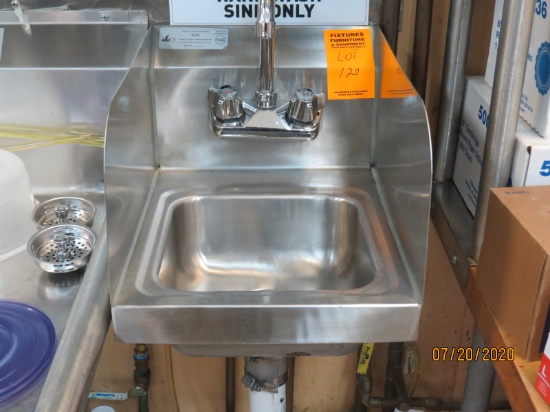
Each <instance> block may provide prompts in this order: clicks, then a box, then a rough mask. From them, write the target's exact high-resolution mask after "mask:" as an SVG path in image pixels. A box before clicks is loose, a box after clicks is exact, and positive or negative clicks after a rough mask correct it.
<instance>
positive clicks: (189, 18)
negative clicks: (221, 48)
mask: <svg viewBox="0 0 550 412" xmlns="http://www.w3.org/2000/svg"><path fill="white" fill-rule="evenodd" d="M257 5H258V0H201V1H196V0H170V23H171V24H215V25H252V24H254V22H255V21H256V17H257ZM275 8H276V10H275V19H276V22H277V24H281V25H354V24H367V23H368V19H369V0H277V1H276V3H275Z"/></svg>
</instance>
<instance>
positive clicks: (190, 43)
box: [159, 27, 229, 50]
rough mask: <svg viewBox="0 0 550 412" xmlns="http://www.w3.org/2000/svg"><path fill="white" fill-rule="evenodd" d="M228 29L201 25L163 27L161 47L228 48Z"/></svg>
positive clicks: (161, 30)
mask: <svg viewBox="0 0 550 412" xmlns="http://www.w3.org/2000/svg"><path fill="white" fill-rule="evenodd" d="M228 41H229V34H228V32H227V29H214V28H208V27H205V28H201V27H185V28H184V27H161V28H160V38H159V47H160V48H161V49H203V50H222V49H225V48H227V43H228Z"/></svg>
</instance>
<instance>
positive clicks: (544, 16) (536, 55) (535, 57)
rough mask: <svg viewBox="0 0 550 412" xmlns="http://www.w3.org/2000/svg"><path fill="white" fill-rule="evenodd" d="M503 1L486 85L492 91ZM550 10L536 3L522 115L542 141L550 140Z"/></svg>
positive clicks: (495, 24) (495, 25) (497, 9)
mask: <svg viewBox="0 0 550 412" xmlns="http://www.w3.org/2000/svg"><path fill="white" fill-rule="evenodd" d="M503 8H504V0H497V1H496V4H495V13H494V16H493V28H492V32H491V33H492V34H491V43H490V48H489V57H488V59H487V67H486V69H485V81H486V82H487V84H488V85H489V86H490V87H492V86H493V81H494V73H495V66H496V59H497V49H498V43H499V39H500V30H501V24H502V12H503ZM549 92H550V9H548V6H547V3H545V2H542V1H537V2H536V6H535V15H534V16H533V28H532V30H531V38H530V40H529V52H528V55H527V66H526V68H525V78H524V82H523V93H522V97H521V106H520V115H521V116H522V117H523V118H524V119H525V120H526V121H527V123H529V124H530V125H531V126H533V128H534V129H535V130H536V131H537V132H538V133H539V134H540V135H541V136H543V137H546V138H550V93H549Z"/></svg>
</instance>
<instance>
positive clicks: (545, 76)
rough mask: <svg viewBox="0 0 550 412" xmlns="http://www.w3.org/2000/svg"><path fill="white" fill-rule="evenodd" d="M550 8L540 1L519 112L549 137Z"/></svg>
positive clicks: (534, 18) (532, 33) (537, 4)
mask: <svg viewBox="0 0 550 412" xmlns="http://www.w3.org/2000/svg"><path fill="white" fill-rule="evenodd" d="M549 91H550V10H549V9H547V3H546V1H537V2H536V6H535V15H534V16H533V29H532V30H531V40H530V41H529V54H528V55H527V66H526V67H525V79H524V82H523V94H522V99H521V107H520V114H521V116H522V117H523V118H524V119H525V120H527V123H529V124H530V125H531V126H533V127H534V128H535V130H536V131H537V132H539V133H540V134H541V135H542V136H544V137H546V138H550V121H549V120H550V119H549V115H550V93H549Z"/></svg>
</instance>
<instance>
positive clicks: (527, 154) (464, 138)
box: [453, 77, 550, 215]
mask: <svg viewBox="0 0 550 412" xmlns="http://www.w3.org/2000/svg"><path fill="white" fill-rule="evenodd" d="M490 102H491V89H490V88H489V87H488V86H487V85H486V84H485V82H484V81H483V79H482V78H481V77H468V78H467V79H466V87H465V94H464V103H463V109H462V117H461V120H460V130H459V135H458V142H457V153H456V158H455V165H454V171H453V181H454V183H455V185H456V187H457V189H458V191H459V192H460V195H461V196H462V198H463V199H464V202H465V203H466V205H467V206H468V209H469V210H470V212H471V213H472V214H474V215H475V208H476V203H477V192H478V188H479V179H480V176H481V166H482V165H483V150H484V148H485V137H486V135H487V126H488V123H489V117H490ZM511 185H512V186H539V185H550V140H547V139H543V138H542V137H541V136H540V135H539V134H538V133H536V132H535V131H534V130H533V129H532V128H531V127H530V126H529V125H528V124H527V123H526V122H525V121H524V120H522V119H519V121H518V129H517V134H516V146H515V151H514V159H513V163H512V173H511Z"/></svg>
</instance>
